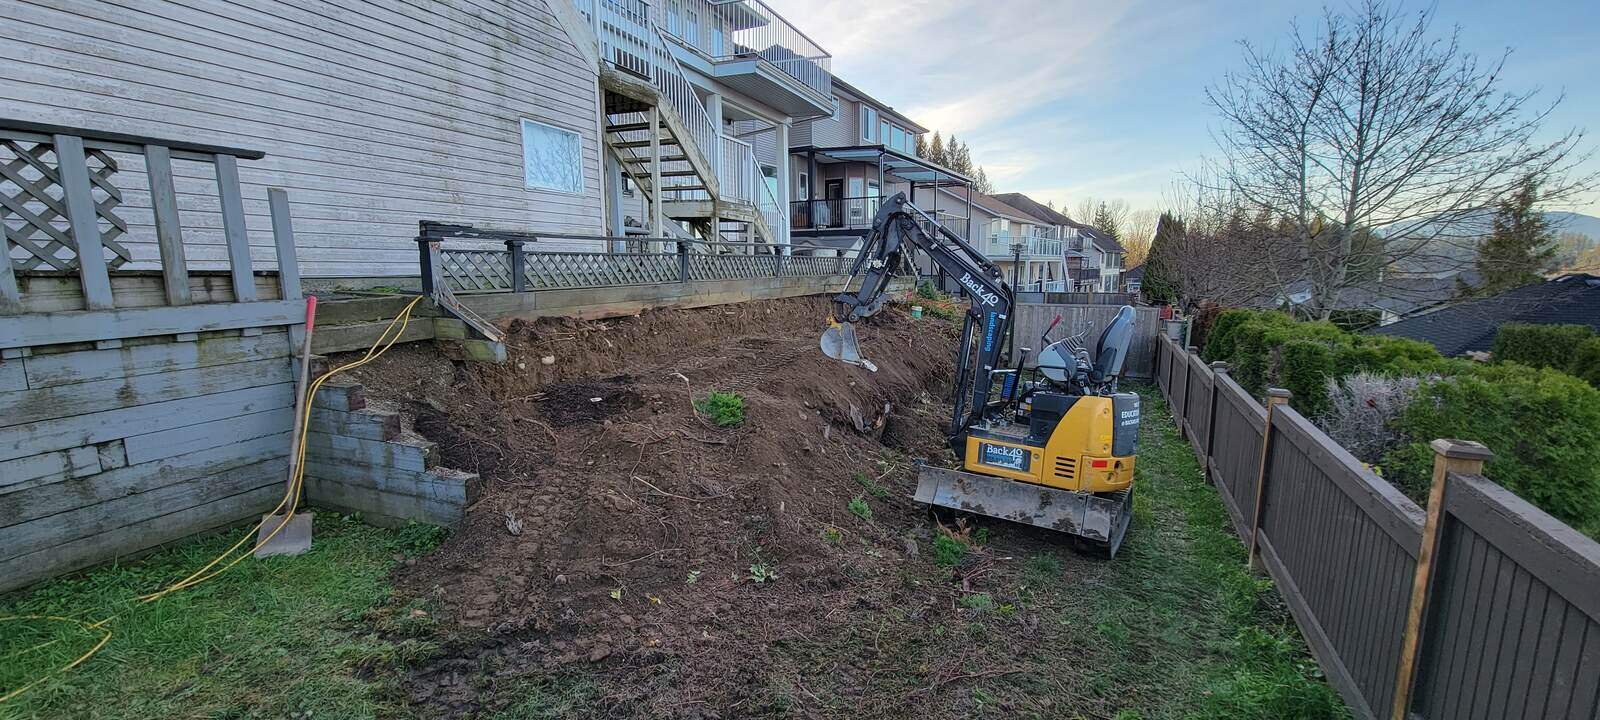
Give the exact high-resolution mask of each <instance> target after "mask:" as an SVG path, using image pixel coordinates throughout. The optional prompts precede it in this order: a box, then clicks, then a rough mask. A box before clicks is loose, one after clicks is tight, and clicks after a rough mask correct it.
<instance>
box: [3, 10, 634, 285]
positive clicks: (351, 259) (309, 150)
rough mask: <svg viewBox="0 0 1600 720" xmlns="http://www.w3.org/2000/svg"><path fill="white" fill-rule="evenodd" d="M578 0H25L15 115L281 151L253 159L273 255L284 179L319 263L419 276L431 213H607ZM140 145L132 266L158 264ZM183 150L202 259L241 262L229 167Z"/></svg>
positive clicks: (8, 112)
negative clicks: (192, 158) (225, 187)
mask: <svg viewBox="0 0 1600 720" xmlns="http://www.w3.org/2000/svg"><path fill="white" fill-rule="evenodd" d="M564 2H568V0H475V1H471V2H469V1H468V0H440V1H438V2H429V3H421V4H409V3H403V2H385V1H380V0H342V1H341V2H323V1H322V0H248V1H240V2H185V3H180V2H164V1H160V0H150V1H149V2H142V3H139V8H138V9H137V10H130V9H128V8H126V7H123V6H122V5H119V4H115V3H111V2H102V1H100V0H79V1H77V2H70V3H60V2H39V3H35V2H27V1H18V0H8V1H7V2H6V3H5V10H4V12H3V15H4V19H3V20H0V57H4V58H5V59H6V60H5V67H6V70H5V72H0V116H3V117H8V118H13V119H18V120H29V121H34V122H41V123H51V124H56V125H66V126H74V127H83V128H92V129H97V130H106V131H113V132H122V133H129V134H136V135H145V136H152V137H158V138H171V139H176V140H185V141H191V142H200V143H211V144H217V145H226V146H234V147H244V148H250V149H254V150H261V151H265V152H266V153H267V157H266V158H265V159H263V160H259V161H253V162H245V163H241V167H240V174H241V176H242V179H243V182H244V194H245V211H246V214H247V215H251V216H255V217H249V218H248V225H249V227H250V228H251V230H252V232H251V237H250V240H251V244H252V246H254V250H255V257H256V260H257V262H258V264H259V265H260V266H261V267H263V268H264V267H267V266H268V263H267V262H266V261H267V260H269V259H270V258H271V257H272V251H271V245H272V238H271V236H270V233H269V232H268V231H267V230H266V228H268V227H269V226H270V224H269V222H268V221H267V202H266V189H267V188H268V187H281V188H284V189H286V190H288V193H289V198H290V202H291V207H292V212H293V215H294V228H295V231H296V239H297V242H298V246H299V252H300V266H301V269H302V272H303V273H304V274H305V275H307V276H320V277H379V276H398V275H415V274H417V272H418V269H417V260H416V245H415V243H414V242H413V238H414V237H415V236H416V233H417V222H418V221H419V220H424V219H427V220H440V221H448V222H461V223H471V224H475V225H480V226H495V227H504V228H516V229H524V230H544V231H550V232H569V233H587V234H600V233H601V231H602V230H603V227H604V224H603V212H602V188H601V172H600V134H599V127H600V119H599V113H600V108H599V86H598V74H599V68H598V65H597V63H596V61H595V54H594V52H593V51H592V50H589V51H588V52H585V51H582V50H580V47H579V45H578V44H577V43H576V42H575V41H574V36H573V33H572V31H571V28H572V27H574V25H573V23H572V22H571V21H570V19H569V18H570V17H571V16H572V15H573V13H572V10H571V8H570V7H567V6H560V7H553V6H552V5H551V4H550V3H564ZM578 27H579V29H580V30H581V26H578ZM580 39H581V35H580ZM587 42H588V43H590V44H591V45H592V44H593V42H594V41H593V39H592V37H590V38H589V39H588V40H587ZM119 160H121V159H120V158H119ZM126 162H128V163H129V168H128V169H129V170H132V171H133V172H127V173H123V174H122V175H124V176H125V177H126V179H125V180H123V181H122V182H123V183H124V185H123V186H121V188H120V189H121V190H122V193H123V211H121V212H120V213H119V214H122V215H123V216H124V217H126V218H127V219H128V220H129V223H130V228H129V233H130V236H131V237H129V238H127V239H128V242H127V244H128V245H130V246H131V248H130V249H131V250H132V251H133V252H134V253H135V258H136V261H139V262H138V263H137V264H136V265H134V266H131V267H154V266H155V265H154V260H155V259H156V257H157V251H156V247H155V244H154V232H153V229H152V227H151V225H150V222H151V215H150V212H149V210H148V207H149V191H148V189H147V188H145V187H142V186H141V183H142V178H143V173H142V172H141V171H142V168H141V167H137V166H136V163H137V158H128V159H126ZM175 165H176V168H175V169H176V172H177V174H178V176H179V177H178V190H179V192H180V195H181V196H180V200H179V209H180V213H181V214H182V215H183V217H184V222H185V228H186V233H185V243H186V245H188V246H189V247H188V249H187V252H188V257H189V259H190V266H191V267H192V268H195V269H208V268H218V267H223V266H225V260H226V251H225V249H224V245H223V240H222V237H221V230H220V226H221V223H220V219H219V217H218V212H217V198H216V195H215V194H214V193H215V191H214V189H213V188H212V183H213V182H214V178H212V177H211V176H210V175H209V174H208V173H209V172H210V170H209V168H208V167H202V166H199V165H197V164H191V163H176V164H175ZM113 177H117V176H113ZM136 181H137V182H136ZM190 227H193V228H195V230H193V231H188V228H190Z"/></svg>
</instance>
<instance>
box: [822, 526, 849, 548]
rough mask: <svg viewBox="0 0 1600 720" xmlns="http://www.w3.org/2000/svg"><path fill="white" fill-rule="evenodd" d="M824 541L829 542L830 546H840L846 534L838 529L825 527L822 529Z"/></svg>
mask: <svg viewBox="0 0 1600 720" xmlns="http://www.w3.org/2000/svg"><path fill="white" fill-rule="evenodd" d="M822 539H823V540H827V541H828V544H829V545H838V544H839V542H840V541H841V540H843V539H844V533H841V532H839V528H836V527H825V528H823V529H822Z"/></svg>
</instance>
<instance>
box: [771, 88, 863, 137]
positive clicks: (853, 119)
mask: <svg viewBox="0 0 1600 720" xmlns="http://www.w3.org/2000/svg"><path fill="white" fill-rule="evenodd" d="M835 97H838V96H835ZM838 100H839V119H837V120H835V119H833V118H827V117H824V118H817V119H815V120H807V121H805V122H800V123H796V124H795V127H794V129H793V130H791V131H790V133H789V134H790V139H789V143H790V144H791V145H794V146H796V147H800V146H804V145H815V146H817V147H848V146H850V145H861V144H863V143H862V142H861V135H860V134H859V132H858V131H857V127H856V126H857V125H859V124H860V121H859V120H858V119H857V117H858V116H859V115H860V113H861V104H860V103H858V102H854V101H852V100H846V99H844V98H838Z"/></svg>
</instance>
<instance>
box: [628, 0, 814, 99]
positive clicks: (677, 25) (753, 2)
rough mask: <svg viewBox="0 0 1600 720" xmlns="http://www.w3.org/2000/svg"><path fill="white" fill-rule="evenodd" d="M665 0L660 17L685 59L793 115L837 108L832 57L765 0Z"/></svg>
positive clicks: (711, 74) (705, 72)
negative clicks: (686, 51)
mask: <svg viewBox="0 0 1600 720" xmlns="http://www.w3.org/2000/svg"><path fill="white" fill-rule="evenodd" d="M663 5H664V7H662V8H661V9H660V10H658V11H657V12H658V13H659V15H658V17H659V18H660V20H659V22H661V23H662V24H663V25H664V27H665V29H666V33H667V35H668V36H670V37H672V38H674V39H676V40H677V41H678V44H679V46H680V47H682V48H683V49H686V50H688V51H689V52H688V53H687V55H688V57H685V58H684V60H685V63H686V64H689V65H692V66H694V67H696V69H698V70H700V71H701V72H703V73H704V74H706V75H709V76H711V77H714V78H716V79H717V80H718V81H719V82H721V83H723V84H725V85H727V86H729V87H730V88H733V89H735V90H738V91H739V92H742V93H745V94H747V95H750V96H751V97H756V98H760V99H761V100H762V102H765V103H767V104H769V105H771V106H773V107H774V108H776V109H778V110H780V111H782V112H784V113H786V114H788V115H791V116H794V117H816V116H819V115H826V114H829V113H831V112H833V74H832V72H831V70H832V67H833V56H831V55H829V54H828V52H827V51H826V50H823V49H822V47H821V46H819V45H817V44H816V43H815V42H813V41H812V40H811V38H809V37H806V34H805V33H803V32H800V30H799V29H798V28H796V27H795V26H794V25H792V24H790V23H789V21H788V20H786V19H784V17H783V16H782V15H779V14H778V13H777V11H775V10H773V9H772V8H771V7H769V6H768V5H767V4H766V3H765V2H762V0H732V1H730V0H679V1H674V2H666V3H663ZM679 13H682V14H681V15H679Z"/></svg>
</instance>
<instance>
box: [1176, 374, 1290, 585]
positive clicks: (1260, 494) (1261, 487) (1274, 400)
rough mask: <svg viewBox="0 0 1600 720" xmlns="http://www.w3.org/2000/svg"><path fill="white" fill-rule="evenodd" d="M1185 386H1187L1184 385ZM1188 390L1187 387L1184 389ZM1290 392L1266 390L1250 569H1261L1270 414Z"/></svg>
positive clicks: (1251, 518)
mask: <svg viewBox="0 0 1600 720" xmlns="http://www.w3.org/2000/svg"><path fill="white" fill-rule="evenodd" d="M1186 387H1187V386H1186ZM1184 392H1185V393H1187V392H1188V390H1187V389H1185V390H1184ZM1289 397H1290V393H1289V391H1288V390H1285V389H1283V388H1272V389H1270V390H1268V391H1267V425H1266V428H1265V429H1264V430H1262V431H1261V469H1260V471H1258V472H1257V473H1256V509H1255V513H1253V514H1252V515H1251V516H1250V557H1249V559H1248V562H1249V565H1250V569H1251V570H1259V569H1261V555H1260V552H1261V550H1260V543H1259V542H1258V541H1259V540H1260V538H1261V511H1262V508H1264V507H1266V493H1267V463H1268V462H1270V461H1271V460H1272V415H1273V408H1276V407H1278V406H1279V405H1282V404H1284V403H1287V402H1289Z"/></svg>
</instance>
